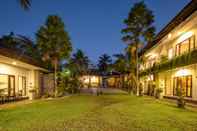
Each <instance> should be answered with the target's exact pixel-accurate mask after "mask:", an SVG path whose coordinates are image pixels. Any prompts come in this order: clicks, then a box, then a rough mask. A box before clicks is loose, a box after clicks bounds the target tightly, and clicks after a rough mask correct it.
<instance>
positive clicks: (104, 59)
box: [98, 54, 112, 73]
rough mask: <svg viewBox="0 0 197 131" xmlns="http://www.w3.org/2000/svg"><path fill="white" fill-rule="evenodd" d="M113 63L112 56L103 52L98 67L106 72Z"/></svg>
mask: <svg viewBox="0 0 197 131" xmlns="http://www.w3.org/2000/svg"><path fill="white" fill-rule="evenodd" d="M111 63H112V59H111V57H110V56H109V55H107V54H103V55H101V56H100V57H99V62H98V68H99V70H100V71H101V72H102V73H106V71H107V70H108V69H109V66H110V65H111Z"/></svg>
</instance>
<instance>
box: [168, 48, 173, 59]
mask: <svg viewBox="0 0 197 131" xmlns="http://www.w3.org/2000/svg"><path fill="white" fill-rule="evenodd" d="M172 57H173V50H172V49H169V51H168V59H172Z"/></svg>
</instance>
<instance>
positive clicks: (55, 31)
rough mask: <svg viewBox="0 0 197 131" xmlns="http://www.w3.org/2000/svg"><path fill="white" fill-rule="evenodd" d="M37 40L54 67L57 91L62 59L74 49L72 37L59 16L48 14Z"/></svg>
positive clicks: (43, 55) (41, 50) (42, 53)
mask: <svg viewBox="0 0 197 131" xmlns="http://www.w3.org/2000/svg"><path fill="white" fill-rule="evenodd" d="M36 42H37V45H38V49H39V51H40V52H41V55H42V58H43V60H44V61H49V62H50V63H51V64H52V65H53V67H54V81H55V82H54V86H55V94H56V93H57V70H58V67H59V65H60V62H61V61H62V60H65V59H68V58H69V56H70V53H71V51H72V46H71V41H70V37H69V35H68V32H67V31H66V30H65V26H64V22H63V21H62V20H61V18H60V17H59V16H56V15H50V16H48V18H47V20H46V22H45V24H44V25H43V26H41V27H40V29H39V30H38V32H37V33H36Z"/></svg>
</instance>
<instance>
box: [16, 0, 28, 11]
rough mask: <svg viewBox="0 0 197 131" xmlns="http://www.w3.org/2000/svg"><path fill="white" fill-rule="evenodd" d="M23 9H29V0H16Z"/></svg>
mask: <svg viewBox="0 0 197 131" xmlns="http://www.w3.org/2000/svg"><path fill="white" fill-rule="evenodd" d="M18 1H19V2H20V5H21V7H22V8H23V9H24V10H29V8H30V7H31V0H18Z"/></svg>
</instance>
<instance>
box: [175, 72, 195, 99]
mask: <svg viewBox="0 0 197 131" xmlns="http://www.w3.org/2000/svg"><path fill="white" fill-rule="evenodd" d="M178 89H180V90H181V91H182V93H183V96H185V97H192V76H191V75H189V76H180V77H174V79H173V95H174V96H177V90H178Z"/></svg>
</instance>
